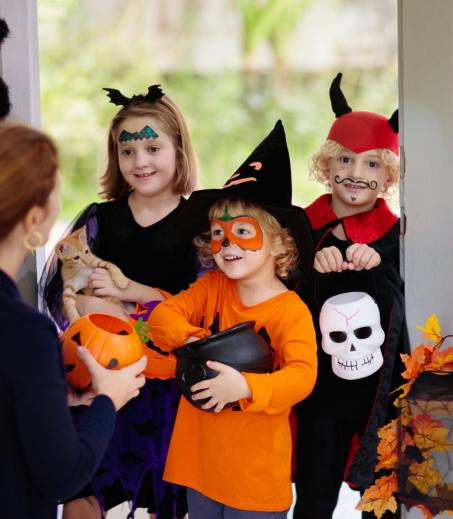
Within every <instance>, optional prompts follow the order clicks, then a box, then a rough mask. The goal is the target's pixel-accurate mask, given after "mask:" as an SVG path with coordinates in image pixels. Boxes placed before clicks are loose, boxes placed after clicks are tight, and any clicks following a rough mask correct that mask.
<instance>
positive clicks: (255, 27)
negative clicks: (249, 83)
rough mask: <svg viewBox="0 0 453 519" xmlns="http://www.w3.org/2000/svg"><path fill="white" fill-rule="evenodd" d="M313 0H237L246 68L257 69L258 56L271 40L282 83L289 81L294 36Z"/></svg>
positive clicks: (248, 69)
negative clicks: (288, 62) (261, 46)
mask: <svg viewBox="0 0 453 519" xmlns="http://www.w3.org/2000/svg"><path fill="white" fill-rule="evenodd" d="M311 2H313V0H235V3H236V5H237V7H238V11H239V13H240V14H241V18H242V23H243V45H244V60H245V70H246V73H248V74H250V75H251V74H253V73H255V72H256V70H255V67H254V57H255V56H254V55H255V52H256V51H257V49H258V47H259V46H260V45H262V44H263V43H266V42H267V43H270V45H271V47H272V49H273V51H274V57H275V61H276V74H277V79H278V83H279V85H280V86H284V85H286V84H287V81H286V80H287V73H288V68H287V60H288V56H289V52H290V48H291V37H292V35H293V31H294V29H295V27H296V26H297V24H298V23H299V22H300V20H301V18H302V16H303V14H304V13H305V10H306V9H307V7H308V6H309V5H310V4H311Z"/></svg>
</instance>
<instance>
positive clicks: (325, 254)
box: [313, 247, 348, 274]
mask: <svg viewBox="0 0 453 519" xmlns="http://www.w3.org/2000/svg"><path fill="white" fill-rule="evenodd" d="M313 268H314V269H315V270H317V271H318V272H319V273H321V274H327V273H329V272H342V271H343V270H346V269H347V268H348V263H347V261H344V260H343V255H342V254H341V252H340V251H339V250H338V249H337V247H326V248H325V249H321V250H320V251H318V252H317V253H316V255H315V263H314V265H313Z"/></svg>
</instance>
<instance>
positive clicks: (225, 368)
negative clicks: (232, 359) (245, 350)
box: [206, 360, 236, 373]
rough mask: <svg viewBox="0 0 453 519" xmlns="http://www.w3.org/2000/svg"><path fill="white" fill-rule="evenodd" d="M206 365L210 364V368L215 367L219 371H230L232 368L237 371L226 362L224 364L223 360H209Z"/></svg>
mask: <svg viewBox="0 0 453 519" xmlns="http://www.w3.org/2000/svg"><path fill="white" fill-rule="evenodd" d="M206 365H207V366H208V368H211V369H214V370H215V371H218V372H219V373H228V372H229V371H231V370H233V371H236V370H235V369H234V368H232V367H231V366H227V365H226V364H222V363H221V362H216V361H215V360H208V361H207V362H206Z"/></svg>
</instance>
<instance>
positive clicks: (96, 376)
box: [76, 346, 147, 411]
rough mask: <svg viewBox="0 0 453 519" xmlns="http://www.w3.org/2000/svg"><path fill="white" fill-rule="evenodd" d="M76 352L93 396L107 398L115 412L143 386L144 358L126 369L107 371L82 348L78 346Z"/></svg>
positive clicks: (145, 361) (135, 395) (137, 393)
mask: <svg viewBox="0 0 453 519" xmlns="http://www.w3.org/2000/svg"><path fill="white" fill-rule="evenodd" d="M76 352H77V355H78V356H79V357H80V359H81V360H82V362H83V363H84V364H85V366H86V367H87V368H88V371H89V372H90V375H91V382H92V385H93V392H94V394H95V395H106V396H108V397H109V398H110V399H111V400H112V402H113V405H114V406H115V409H116V410H117V411H118V409H121V408H122V407H123V406H124V405H125V404H127V402H129V400H130V399H131V398H135V397H137V396H138V395H139V393H140V388H141V387H143V386H144V385H145V382H146V378H145V375H142V374H141V373H142V371H143V370H144V369H145V368H146V363H147V359H146V356H143V357H142V358H141V359H140V360H139V361H137V362H134V364H131V365H130V366H128V367H127V368H122V369H118V370H109V369H106V368H103V367H102V366H101V365H100V364H99V363H98V362H96V360H95V358H94V357H93V355H91V353H90V352H89V351H88V350H87V349H86V348H84V347H83V346H78V347H77V350H76Z"/></svg>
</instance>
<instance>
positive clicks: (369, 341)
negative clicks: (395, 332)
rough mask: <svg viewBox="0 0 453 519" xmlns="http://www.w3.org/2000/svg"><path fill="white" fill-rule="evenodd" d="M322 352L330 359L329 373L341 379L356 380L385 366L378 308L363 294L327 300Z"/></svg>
mask: <svg viewBox="0 0 453 519" xmlns="http://www.w3.org/2000/svg"><path fill="white" fill-rule="evenodd" d="M319 326H320V329H321V333H322V349H323V350H324V351H325V352H326V353H327V354H328V355H331V356H332V370H333V372H334V373H335V375H337V376H338V377H340V378H344V379H346V380H357V379H359V378H365V377H368V376H369V375H372V374H373V373H375V372H376V371H377V370H378V369H379V368H380V367H381V366H382V363H383V362H384V359H383V357H382V353H381V348H380V346H381V345H382V344H383V342H384V340H385V333H384V330H383V329H382V327H381V319H380V313H379V308H378V306H377V304H376V303H375V301H374V299H373V298H372V297H370V296H369V295H368V294H366V293H365V292H349V293H346V294H340V295H338V296H334V297H331V298H330V299H328V300H327V301H326V302H325V303H324V304H323V306H322V308H321V313H320V316H319Z"/></svg>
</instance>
